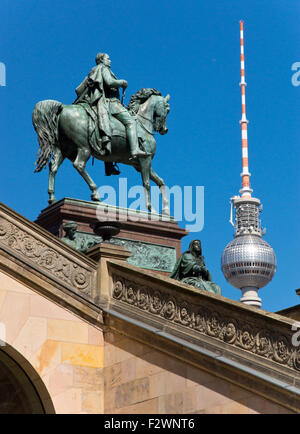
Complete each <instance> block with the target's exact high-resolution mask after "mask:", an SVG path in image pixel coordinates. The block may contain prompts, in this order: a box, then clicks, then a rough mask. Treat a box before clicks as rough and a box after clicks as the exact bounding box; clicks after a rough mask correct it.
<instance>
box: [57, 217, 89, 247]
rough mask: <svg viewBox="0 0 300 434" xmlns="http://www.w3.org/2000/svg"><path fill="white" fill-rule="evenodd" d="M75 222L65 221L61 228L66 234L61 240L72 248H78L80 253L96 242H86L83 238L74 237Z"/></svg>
mask: <svg viewBox="0 0 300 434" xmlns="http://www.w3.org/2000/svg"><path fill="white" fill-rule="evenodd" d="M77 227H78V225H77V223H76V222H67V223H65V224H64V225H63V229H64V231H65V232H66V235H65V236H64V237H63V238H61V241H63V242H64V243H66V244H68V245H69V246H70V247H73V249H76V250H78V251H79V252H81V253H86V251H87V250H88V249H89V248H90V247H92V246H94V245H95V244H96V242H91V241H90V242H88V243H86V242H85V241H84V240H80V239H78V238H77V237H76V231H77Z"/></svg>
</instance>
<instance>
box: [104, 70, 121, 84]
mask: <svg viewBox="0 0 300 434" xmlns="http://www.w3.org/2000/svg"><path fill="white" fill-rule="evenodd" d="M102 77H103V81H104V83H105V84H106V86H108V87H117V88H119V87H122V86H124V82H125V80H116V79H115V78H113V77H112V75H111V73H110V72H109V70H108V68H103V70H102Z"/></svg>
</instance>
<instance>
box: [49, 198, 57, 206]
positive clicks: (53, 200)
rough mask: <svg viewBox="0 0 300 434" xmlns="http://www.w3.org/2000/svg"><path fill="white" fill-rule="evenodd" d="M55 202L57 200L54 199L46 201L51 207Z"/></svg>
mask: <svg viewBox="0 0 300 434" xmlns="http://www.w3.org/2000/svg"><path fill="white" fill-rule="evenodd" d="M55 202H57V200H56V199H55V197H54V198H53V199H49V200H48V203H49V205H52V204H53V203H55Z"/></svg>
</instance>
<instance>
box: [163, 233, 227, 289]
mask: <svg viewBox="0 0 300 434" xmlns="http://www.w3.org/2000/svg"><path fill="white" fill-rule="evenodd" d="M170 277H171V278H172V279H176V280H180V281H181V282H183V283H187V284H189V285H192V286H194V287H195V288H199V289H203V290H204V291H208V292H212V293H214V294H219V295H220V294H221V288H220V287H219V286H218V285H217V284H216V283H213V282H212V278H211V275H210V272H209V271H208V269H207V268H206V265H205V262H204V257H203V256H202V247H201V241H200V240H193V241H192V242H191V243H190V245H189V250H188V251H186V252H184V253H183V254H182V255H181V257H180V258H179V259H178V261H177V262H176V264H175V267H174V270H173V272H172V273H171V274H170Z"/></svg>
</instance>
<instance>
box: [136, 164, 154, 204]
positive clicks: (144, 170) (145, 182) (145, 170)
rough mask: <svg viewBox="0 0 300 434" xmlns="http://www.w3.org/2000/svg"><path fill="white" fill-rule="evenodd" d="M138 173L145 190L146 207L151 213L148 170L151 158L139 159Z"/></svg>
mask: <svg viewBox="0 0 300 434" xmlns="http://www.w3.org/2000/svg"><path fill="white" fill-rule="evenodd" d="M139 163H140V172H141V174H142V180H143V187H144V189H145V199H146V207H147V209H148V211H150V212H151V210H152V205H151V200H150V169H151V157H146V158H139Z"/></svg>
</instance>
